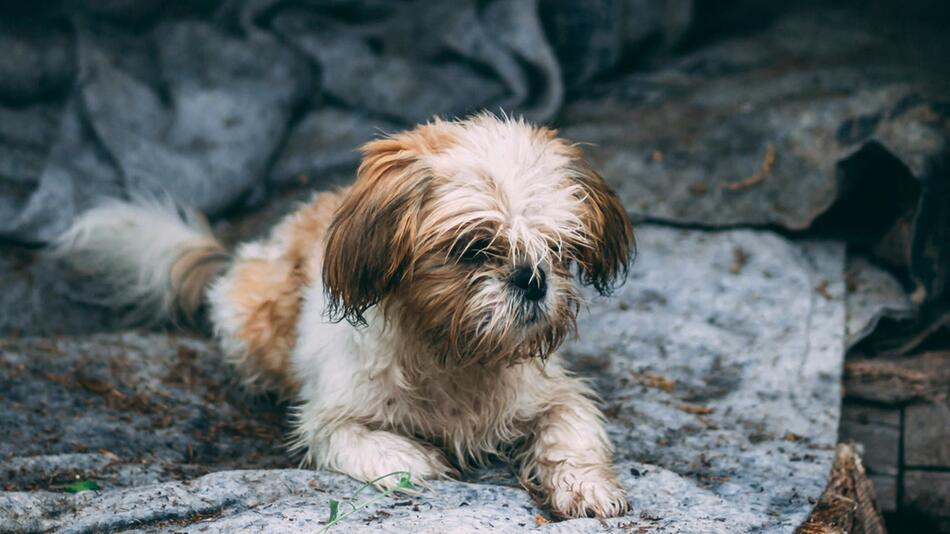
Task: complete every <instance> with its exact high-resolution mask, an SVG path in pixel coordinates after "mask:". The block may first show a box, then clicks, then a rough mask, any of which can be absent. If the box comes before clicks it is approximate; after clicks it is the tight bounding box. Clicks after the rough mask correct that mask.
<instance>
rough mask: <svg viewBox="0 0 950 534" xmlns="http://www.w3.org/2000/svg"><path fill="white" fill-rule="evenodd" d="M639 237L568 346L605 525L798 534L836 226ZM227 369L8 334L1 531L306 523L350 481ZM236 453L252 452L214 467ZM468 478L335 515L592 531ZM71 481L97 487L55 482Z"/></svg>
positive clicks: (176, 351) (510, 485)
mask: <svg viewBox="0 0 950 534" xmlns="http://www.w3.org/2000/svg"><path fill="white" fill-rule="evenodd" d="M639 238H640V249H641V255H640V261H639V262H638V263H637V265H636V266H635V267H634V269H633V272H632V273H631V276H630V279H629V280H628V282H627V284H626V285H625V286H623V288H621V289H620V290H619V291H618V292H617V294H616V296H615V297H613V298H611V299H604V298H600V297H593V296H591V298H590V305H589V307H588V309H587V310H586V311H584V312H582V314H581V316H580V317H579V318H578V330H579V339H578V340H576V341H573V342H571V343H569V344H568V345H567V346H566V347H565V350H564V353H565V357H566V360H567V362H568V364H569V366H570V367H571V368H573V369H574V370H575V371H576V372H577V373H579V374H581V375H582V376H585V377H589V378H590V379H591V380H592V385H593V387H594V389H595V390H596V391H597V392H598V393H599V394H600V395H601V396H602V397H603V399H604V411H605V413H606V415H607V419H608V432H609V434H610V437H611V439H612V441H613V442H614V444H615V445H616V447H617V457H616V461H617V470H618V474H619V476H620V480H621V482H622V483H623V484H624V486H625V487H626V488H627V490H628V492H629V496H630V501H631V505H632V507H633V508H632V512H631V514H630V515H628V516H627V517H623V518H618V519H611V520H609V521H607V524H608V525H609V526H610V527H613V528H621V527H626V528H632V529H633V530H634V531H636V529H637V528H639V527H643V528H645V529H648V530H649V531H650V532H671V533H672V532H704V533H705V532H753V531H755V532H776V533H777V532H787V533H790V532H792V531H793V530H794V528H795V527H796V526H798V525H799V524H800V523H801V522H802V521H803V520H804V518H805V517H806V516H807V514H808V513H809V511H810V510H811V508H812V506H813V503H814V502H816V501H817V499H818V497H819V496H820V495H821V493H822V491H823V489H824V487H825V485H826V483H827V478H828V476H829V474H830V470H831V464H832V461H833V458H834V444H835V439H836V429H837V425H838V417H839V408H840V394H841V387H840V375H841V367H842V360H843V353H844V343H845V287H844V286H845V284H844V266H845V263H844V246H843V244H842V243H840V242H807V243H800V244H796V243H792V242H790V241H788V240H786V239H784V238H782V237H779V236H777V235H775V234H773V233H770V232H761V231H748V230H741V231H728V232H713V233H707V232H700V231H689V230H671V229H668V228H662V227H654V226H645V227H642V228H641V230H640V233H639ZM737 256H739V257H742V258H745V259H744V260H743V261H741V262H739V263H737V262H736V258H737ZM233 382H234V376H233V373H232V372H231V371H230V370H228V369H227V368H225V366H224V364H223V362H222V361H221V360H220V355H219V353H218V352H217V350H216V349H214V348H213V347H212V346H211V345H209V344H208V343H206V342H202V341H198V340H191V339H185V338H181V337H169V336H161V335H139V334H132V333H129V334H124V335H99V336H86V337H81V338H74V339H61V340H57V341H50V340H44V339H24V340H20V341H8V342H5V343H4V344H3V345H2V347H0V404H2V405H3V406H4V407H5V409H4V410H2V411H0V433H2V434H3V435H4V436H5V439H4V440H2V441H0V479H2V480H3V481H4V483H5V484H7V486H6V488H5V489H6V490H7V492H5V493H0V530H9V529H13V530H21V531H28V530H40V529H44V530H45V529H63V530H64V531H67V532H92V531H98V530H125V529H135V528H139V529H145V530H149V531H180V530H187V531H193V532H236V531H261V532H277V531H280V532H299V531H305V532H315V531H317V530H319V528H320V527H321V522H322V521H325V520H326V518H327V516H328V514H329V508H328V505H329V500H330V499H331V498H334V497H336V498H341V497H345V496H347V495H349V494H350V493H351V492H352V491H353V490H354V489H355V487H356V485H357V484H356V483H355V482H354V481H352V480H349V479H347V478H346V477H343V476H340V475H333V474H329V473H325V472H306V471H298V470H294V469H290V468H293V467H296V458H292V457H289V456H287V455H285V454H283V453H282V450H281V443H282V442H283V441H284V436H286V432H287V428H286V427H285V426H284V425H283V424H282V414H281V409H280V406H274V405H273V404H270V403H266V402H258V403H256V404H255V403H253V402H249V401H248V400H242V399H241V397H240V394H239V392H238V391H237V390H236V389H235V385H234V383H233ZM237 468H242V469H258V470H250V471H228V470H232V469H237ZM264 468H266V469H267V470H264V471H260V470H259V469H264ZM217 471H226V472H217ZM209 472H214V473H213V474H209V475H208V476H204V477H201V475H204V474H205V473H209ZM468 476H469V483H463V482H438V483H435V484H433V486H432V488H431V489H430V490H428V491H426V492H424V493H423V494H422V495H420V496H419V497H414V498H412V499H403V498H398V499H395V498H394V499H387V500H385V501H382V502H380V503H379V504H378V505H376V506H373V507H371V508H370V509H368V510H367V511H365V512H362V513H360V514H358V515H357V516H355V517H351V518H348V519H346V520H345V522H344V523H343V524H342V525H340V527H339V531H340V532H349V531H356V532H378V531H385V532H407V531H410V532H434V531H440V532H470V531H474V530H476V529H482V530H485V531H492V532H496V531H505V532H521V531H524V530H527V529H529V528H536V527H537V528H538V529H539V530H542V531H552V532H601V531H602V530H603V529H604V527H603V524H602V523H601V522H599V521H596V520H593V519H583V520H575V521H567V522H560V523H554V524H544V525H540V526H539V525H538V522H537V520H536V516H537V515H538V514H541V516H542V519H544V518H547V519H550V517H549V516H547V515H546V512H545V511H544V510H542V509H540V508H539V507H538V506H537V505H536V504H535V503H534V502H533V501H532V500H531V498H530V497H529V496H528V494H527V493H526V492H525V491H523V490H522V489H520V488H519V487H518V485H517V482H516V481H515V480H514V479H513V477H512V476H511V475H510V474H509V473H508V471H507V470H506V469H505V468H504V467H499V466H496V467H494V468H490V469H484V470H480V471H477V472H475V473H470V474H469V475H468ZM182 479H184V481H182V482H179V481H178V480H182ZM76 480H92V481H94V482H96V483H97V484H98V485H99V487H100V488H101V492H98V493H97V492H83V493H80V494H78V495H69V494H65V493H63V492H62V490H63V488H64V487H65V485H66V484H69V483H72V482H75V481H76ZM369 495H370V494H367V496H369ZM343 509H346V505H345V504H344V505H342V506H341V510H343Z"/></svg>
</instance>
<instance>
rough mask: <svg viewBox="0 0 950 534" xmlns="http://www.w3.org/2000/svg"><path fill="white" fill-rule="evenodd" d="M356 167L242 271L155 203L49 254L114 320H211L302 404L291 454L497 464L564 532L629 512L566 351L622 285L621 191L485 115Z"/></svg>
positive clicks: (432, 468) (418, 463)
mask: <svg viewBox="0 0 950 534" xmlns="http://www.w3.org/2000/svg"><path fill="white" fill-rule="evenodd" d="M363 154H364V157H363V162H362V165H361V166H360V168H359V172H358V176H357V179H356V182H355V183H354V184H353V185H352V186H351V187H349V188H347V189H343V190H340V191H338V192H325V193H319V194H318V195H316V196H315V197H314V199H313V200H312V201H311V202H309V203H308V204H306V205H304V206H302V207H301V208H299V209H298V210H297V211H296V212H295V213H293V214H291V215H289V216H288V217H287V218H286V219H285V220H284V221H283V222H282V223H281V224H280V225H279V226H277V227H276V228H275V229H274V230H273V232H272V233H271V234H270V236H269V237H268V238H267V239H264V240H261V241H257V242H251V243H245V244H243V245H241V246H240V247H238V248H237V250H236V252H235V253H234V255H233V257H232V256H231V255H229V254H228V253H227V252H226V251H225V250H224V248H223V246H222V245H221V244H220V243H219V242H218V241H217V240H216V239H215V238H214V237H213V236H212V235H211V232H210V230H209V228H208V226H207V224H206V223H204V222H203V219H201V218H200V217H199V216H196V215H193V214H188V213H181V212H180V210H177V209H176V208H175V207H174V206H170V205H168V203H163V202H155V201H137V202H132V203H126V202H119V201H113V202H110V203H106V204H103V205H101V206H99V207H97V208H94V209H92V210H90V211H88V212H86V213H85V214H83V215H82V216H80V217H79V218H78V220H77V221H76V222H75V224H74V225H73V226H72V228H70V229H69V230H68V231H67V232H66V233H65V234H64V235H63V236H62V238H61V239H60V240H59V242H58V243H57V250H58V253H59V254H60V255H62V256H63V257H65V258H67V259H68V260H69V261H70V262H72V264H73V265H74V266H75V267H76V268H77V269H79V270H80V271H83V272H87V273H91V274H92V273H95V274H100V275H103V276H107V277H109V279H110V280H111V281H112V282H113V285H114V286H115V288H116V295H115V303H116V304H125V305H128V304H133V305H135V306H138V307H140V308H141V307H146V308H147V309H148V310H149V311H150V313H152V314H154V315H155V316H161V315H166V314H173V313H175V314H182V315H184V316H186V317H188V316H194V314H196V313H197V312H198V311H199V309H203V308H204V307H205V306H207V308H206V311H207V314H208V317H209V318H210V320H211V322H212V324H213V326H214V330H215V333H216V335H217V337H218V338H219V340H220V343H221V346H222V347H223V349H224V352H225V353H226V354H227V356H228V357H229V359H230V360H231V361H233V363H234V364H235V365H236V367H237V369H238V370H239V371H240V373H241V375H242V377H244V378H245V379H246V380H247V381H248V382H249V383H254V384H257V385H260V386H262V387H267V388H273V389H277V390H279V391H282V392H284V393H287V394H290V395H293V396H294V397H295V398H296V399H297V400H298V401H299V406H298V408H297V409H296V412H295V420H294V433H295V445H296V447H297V448H299V449H300V450H301V451H303V453H304V454H305V461H307V462H309V463H311V464H313V465H314V466H316V467H319V468H327V469H332V470H336V471H339V472H341V473H345V474H347V475H350V476H352V477H354V478H357V479H359V480H372V479H375V478H377V477H379V476H381V475H385V474H387V473H391V472H394V471H408V472H410V473H411V474H412V476H413V477H414V478H415V479H416V480H424V479H432V478H444V477H449V476H451V475H452V474H453V473H454V472H455V469H454V468H453V466H456V467H459V468H463V469H464V468H466V467H468V466H470V465H472V464H477V463H479V462H482V461H484V460H485V459H486V458H487V457H489V456H491V455H496V454H502V455H505V456H507V457H509V458H510V459H511V460H512V461H513V462H514V463H515V465H517V469H518V472H519V475H520V478H521V480H522V481H523V482H524V483H525V484H526V485H527V486H529V487H530V488H532V489H533V490H534V491H536V494H537V495H538V496H539V497H540V498H541V499H542V500H543V502H544V503H545V504H546V505H547V506H548V507H550V509H551V510H552V511H553V512H554V513H555V514H557V515H559V516H562V517H584V516H597V517H608V516H617V515H621V514H623V513H624V512H625V511H626V510H627V501H626V498H625V495H624V490H623V488H621V486H620V485H619V484H618V482H617V478H616V476H615V474H614V472H613V467H612V448H611V445H610V443H609V441H608V439H607V434H606V432H605V431H604V427H603V416H602V415H601V413H600V411H599V410H598V408H597V407H596V406H595V403H594V401H593V400H592V398H591V397H592V394H591V391H590V390H589V389H588V388H587V387H586V386H585V385H584V384H583V382H581V381H580V380H578V379H576V378H574V377H572V376H571V375H570V374H569V373H568V372H567V371H565V370H564V369H563V368H562V366H561V362H560V361H559V358H558V357H557V354H556V353H555V350H556V349H557V348H558V346H559V345H560V344H561V341H562V340H563V339H564V337H565V336H566V335H567V334H569V333H571V332H572V331H573V329H574V328H575V316H576V313H577V311H578V308H579V305H580V302H581V297H580V295H579V292H578V287H577V282H576V280H575V278H578V279H579V281H580V282H581V283H584V284H589V285H592V286H593V287H595V288H596V289H597V290H598V291H600V292H601V293H608V292H609V291H610V289H611V288H612V287H613V285H614V284H615V283H616V282H620V281H622V280H623V279H624V277H625V276H626V272H627V268H628V264H629V261H630V258H631V255H632V252H633V248H634V237H633V230H632V228H631V225H630V222H629V219H628V218H627V215H626V212H625V210H624V208H623V207H622V206H621V204H620V202H619V200H618V199H617V197H616V195H615V194H614V193H613V191H611V189H610V188H609V187H608V185H607V184H606V183H605V182H604V180H603V179H602V178H601V177H600V176H598V175H597V173H595V172H594V171H593V170H591V169H590V168H589V167H588V165H587V164H586V163H585V162H584V159H583V157H582V155H581V153H580V151H579V150H578V148H577V147H576V146H575V145H572V144H570V143H568V142H566V141H564V140H562V139H559V138H558V137H556V132H555V131H553V130H550V129H546V128H539V127H533V126H531V125H528V124H526V123H525V122H523V121H520V120H514V119H499V118H496V117H494V116H492V115H487V114H482V115H477V116H474V117H472V118H470V119H467V120H462V121H456V122H446V121H441V120H435V121H433V122H431V123H429V124H425V125H422V126H419V127H417V128H415V129H414V130H412V131H408V132H403V133H399V134H396V135H393V136H391V137H387V138H384V139H380V140H377V141H373V142H370V143H368V144H367V145H365V146H364V147H363ZM572 270H576V274H575V273H574V272H572ZM344 319H345V320H344ZM449 458H451V461H450V460H449ZM395 483H396V482H395V481H392V482H390V481H387V480H382V481H380V482H379V485H380V486H387V485H388V484H395Z"/></svg>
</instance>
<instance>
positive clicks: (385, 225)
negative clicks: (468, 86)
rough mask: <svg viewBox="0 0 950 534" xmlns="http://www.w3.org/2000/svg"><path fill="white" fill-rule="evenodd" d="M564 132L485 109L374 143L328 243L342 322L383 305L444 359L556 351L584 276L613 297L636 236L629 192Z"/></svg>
mask: <svg viewBox="0 0 950 534" xmlns="http://www.w3.org/2000/svg"><path fill="white" fill-rule="evenodd" d="M555 134H556V132H554V131H552V130H548V129H544V128H535V127H532V126H530V125H527V124H525V123H524V122H521V121H516V120H507V119H506V120H502V119H497V118H495V117H493V116H490V115H479V116H477V117H475V118H472V119H469V120H466V121H462V122H442V121H436V122H433V123H430V124H427V125H424V126H420V127H418V128H416V129H415V130H412V131H410V132H405V133H402V134H398V135H396V136H393V137H390V138H387V139H383V140H379V141H374V142H371V143H369V144H367V145H366V146H365V147H364V160H363V164H362V165H361V166H360V170H359V173H358V177H357V180H356V183H355V184H354V185H353V188H352V190H351V192H350V194H349V195H348V196H347V198H346V199H345V200H344V201H343V203H342V205H341V206H340V208H339V210H338V211H337V213H336V216H335V218H334V220H333V223H332V224H331V226H330V229H329V231H328V235H327V243H326V251H325V257H324V271H323V274H324V285H325V288H326V292H327V296H328V301H329V310H330V313H331V315H333V316H334V317H335V318H345V319H347V320H349V321H351V322H353V323H360V322H362V321H363V312H365V311H366V309H367V308H369V307H371V306H373V305H376V304H379V305H380V308H382V311H383V313H384V314H385V315H386V316H387V319H388V320H390V321H393V322H395V323H396V324H397V325H398V327H399V328H402V329H404V330H407V331H409V332H410V333H411V334H412V335H414V336H416V338H417V339H418V340H420V341H422V342H423V343H425V344H427V345H428V346H430V347H431V348H432V349H433V350H434V353H435V354H437V358H438V359H439V360H441V362H442V363H443V364H448V363H464V362H473V361H478V362H482V363H488V362H510V361H513V360H516V359H519V358H527V357H542V358H543V357H544V356H546V355H548V354H549V353H550V352H551V351H553V350H554V349H556V348H557V347H558V345H559V344H560V342H561V341H562V340H563V338H564V336H565V335H566V334H568V333H569V332H571V331H572V329H573V327H574V318H575V315H576V313H577V310H578V306H579V298H580V297H579V293H578V288H577V284H576V279H577V278H579V280H580V282H581V283H585V284H590V285H593V286H594V287H595V288H597V290H598V291H600V292H601V293H603V294H606V293H608V292H609V291H610V290H611V288H612V287H613V286H614V284H615V283H616V282H618V281H621V280H622V279H623V278H624V277H625V275H626V271H627V266H628V262H629V260H630V257H631V254H632V252H633V247H634V239H633V230H632V229H631V226H630V222H629V220H628V218H627V215H626V212H625V211H624V209H623V207H622V206H621V204H620V202H619V200H618V199H617V197H616V195H614V193H613V192H612V191H611V190H610V188H609V187H608V186H607V184H606V183H605V182H604V180H603V179H602V178H601V177H600V176H598V175H597V174H596V173H595V172H593V171H592V170H591V169H590V168H589V167H588V166H587V164H586V163H585V162H584V161H583V158H582V155H581V154H580V152H579V150H578V149H577V148H576V147H575V146H573V145H571V144H569V143H567V142H565V141H564V140H562V139H559V138H557V137H556V136H555ZM575 270H576V271H577V276H575V273H574V271H575Z"/></svg>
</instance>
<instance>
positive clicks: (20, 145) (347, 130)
mask: <svg viewBox="0 0 950 534" xmlns="http://www.w3.org/2000/svg"><path fill="white" fill-rule="evenodd" d="M544 4H545V5H544V6H539V5H538V2H537V1H526V0H496V1H491V2H475V1H474V0H468V1H458V2H444V3H443V2H418V1H417V2H404V3H392V2H382V1H378V0H361V1H334V2H316V1H314V2H290V1H281V0H253V1H247V2H224V3H220V4H216V3H214V2H204V3H201V2H196V3H193V5H192V6H191V7H190V8H179V9H182V10H184V11H183V12H171V13H168V12H167V11H169V10H170V8H164V10H163V8H162V5H161V3H158V2H152V1H149V0H139V1H134V0H133V1H125V2H108V1H95V0H89V1H86V2H69V3H67V5H65V6H63V7H62V8H60V9H59V10H52V12H51V13H47V12H44V13H42V14H40V13H30V12H26V13H15V14H12V15H10V14H8V15H7V16H4V17H0V19H2V20H3V23H0V48H2V49H3V50H12V51H13V53H12V54H6V53H5V54H4V55H3V57H0V237H2V238H7V239H13V240H16V241H21V242H27V243H43V242H46V241H48V240H49V239H51V238H52V237H53V236H55V235H57V234H58V233H59V232H61V231H62V230H63V228H65V226H66V225H68V224H69V222H70V221H71V220H72V218H73V217H74V216H75V215H76V214H77V213H78V212H80V211H82V210H83V209H86V208H87V207H89V206H90V205H91V204H92V203H94V202H95V201H96V199H98V198H100V197H102V196H128V195H131V194H135V193H142V192H145V193H150V192H156V191H158V192H162V193H168V194H171V195H172V196H173V197H175V198H178V199H180V200H182V201H184V202H187V203H188V204H191V205H193V206H195V207H197V208H200V209H201V210H204V211H205V212H207V213H209V214H212V215H214V214H219V213H221V212H222V211H224V210H226V209H228V208H232V207H235V206H241V205H242V203H247V202H251V203H253V202H255V201H258V200H260V199H262V198H263V197H264V193H266V192H267V191H268V190H269V189H271V188H272V187H273V186H275V185H278V184H282V183H288V182H294V181H296V180H306V179H309V178H310V177H315V178H319V177H320V176H321V175H323V174H324V173H325V172H326V171H328V170H330V169H334V168H339V167H341V166H344V167H345V166H349V165H352V164H353V163H354V162H355V158H356V153H355V152H354V148H355V147H356V146H357V145H359V144H360V143H362V142H363V141H366V140H368V139H369V138H371V137H372V136H373V135H375V134H376V133H378V132H380V131H387V130H392V129H397V128H402V127H406V126H410V125H412V124H414V123H417V122H420V121H425V120H428V119H429V118H431V117H433V116H436V115H441V116H447V117H451V116H457V115H462V114H465V113H467V112H470V111H472V110H478V109H489V110H499V111H506V112H510V113H517V114H523V115H524V116H526V117H528V118H530V119H532V120H536V121H546V120H550V119H551V118H552V117H554V116H555V114H556V113H557V112H558V110H559V109H560V108H561V105H562V103H563V101H564V94H565V87H567V86H571V85H575V84H578V83H580V82H583V81H584V80H586V79H589V78H592V77H594V76H595V75H597V74H599V73H600V72H603V71H605V70H608V69H610V68H612V67H613V66H614V65H616V64H617V63H618V62H619V61H620V60H621V57H622V52H623V50H624V49H625V47H626V46H628V45H630V44H636V43H637V42H641V41H646V40H648V39H651V38H654V37H655V36H659V37H661V38H662V39H664V40H671V39H673V38H675V36H676V35H677V34H679V33H681V32H682V30H683V29H684V28H685V24H686V23H688V21H689V13H690V5H691V2H689V1H682V0H680V1H677V2H673V3H670V4H669V5H667V3H665V2H660V1H657V0H646V1H644V0H640V1H621V0H600V1H595V2H580V1H570V2H544ZM8 9H10V8H8ZM542 13H543V14H544V17H543V19H542V17H541V15H542ZM667 13H671V14H673V15H674V16H673V17H670V16H668V15H667ZM545 25H547V26H548V27H551V28H555V29H556V32H555V33H556V35H557V36H558V39H557V40H556V41H554V42H552V41H551V40H550V39H548V37H547V35H546V33H545V28H544V26H545ZM559 54H560V55H559Z"/></svg>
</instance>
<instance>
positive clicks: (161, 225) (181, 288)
mask: <svg viewBox="0 0 950 534" xmlns="http://www.w3.org/2000/svg"><path fill="white" fill-rule="evenodd" d="M52 252H53V254H54V255H55V256H57V257H59V258H62V259H64V260H66V261H67V262H68V263H69V264H70V265H71V266H72V267H73V268H74V269H76V270H77V271H79V272H81V273H83V274H87V275H91V276H101V277H103V278H104V279H105V281H106V282H108V283H109V285H110V287H111V288H112V290H113V291H112V293H111V294H110V295H109V296H108V298H107V299H106V303H107V304H109V305H111V306H114V307H130V308H131V309H132V310H133V317H134V318H135V319H149V320H156V319H161V318H164V317H169V316H177V315H179V314H180V315H181V316H183V317H184V318H188V319H194V317H195V315H196V313H197V312H198V310H199V309H200V307H201V304H202V302H203V300H204V291H205V289H206V288H207V286H208V285H209V284H210V283H211V281H212V280H213V279H214V278H215V277H216V276H217V275H218V274H220V273H221V271H222V269H223V268H224V267H225V266H226V265H227V264H228V263H229V261H230V260H229V257H228V255H227V253H226V251H225V249H224V247H223V246H222V245H221V243H220V242H218V240H217V239H215V237H214V235H213V234H212V233H211V228H210V227H209V226H208V223H207V221H206V220H205V219H204V217H202V216H201V215H200V214H198V213H194V212H187V211H185V210H181V209H179V208H178V207H177V206H176V205H175V204H174V203H173V202H172V201H171V200H165V201H162V200H156V199H137V200H135V201H133V202H125V201H120V200H109V201H106V202H104V203H102V204H100V205H99V206H97V207H95V208H93V209H91V210H89V211H86V212H85V213H83V214H82V215H80V216H79V217H77V218H76V220H75V221H74V222H73V224H72V226H71V227H70V228H69V229H68V230H67V231H66V232H64V233H63V234H62V235H61V236H60V237H59V238H58V239H57V240H56V242H55V243H53V248H52Z"/></svg>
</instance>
